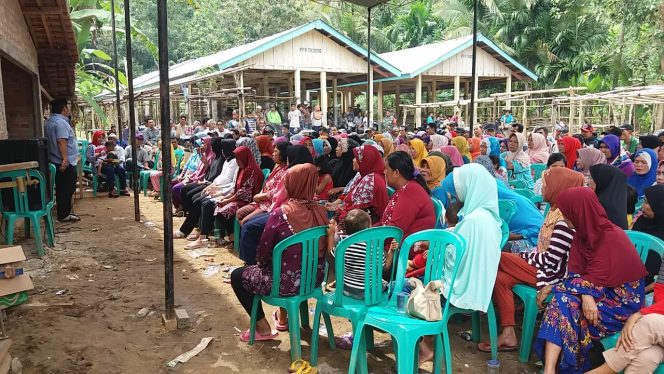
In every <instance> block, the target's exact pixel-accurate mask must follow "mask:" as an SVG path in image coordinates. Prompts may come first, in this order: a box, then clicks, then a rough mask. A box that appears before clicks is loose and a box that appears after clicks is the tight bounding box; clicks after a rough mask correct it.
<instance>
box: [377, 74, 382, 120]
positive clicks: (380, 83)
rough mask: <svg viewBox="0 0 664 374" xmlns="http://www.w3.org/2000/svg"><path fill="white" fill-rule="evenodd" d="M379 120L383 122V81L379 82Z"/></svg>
mask: <svg viewBox="0 0 664 374" xmlns="http://www.w3.org/2000/svg"><path fill="white" fill-rule="evenodd" d="M376 110H377V111H378V115H377V116H376V118H378V122H383V82H379V83H378V109H376Z"/></svg>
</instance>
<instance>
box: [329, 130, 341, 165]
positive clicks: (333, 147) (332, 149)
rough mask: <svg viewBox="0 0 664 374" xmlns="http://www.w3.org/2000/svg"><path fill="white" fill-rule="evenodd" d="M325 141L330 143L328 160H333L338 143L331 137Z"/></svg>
mask: <svg viewBox="0 0 664 374" xmlns="http://www.w3.org/2000/svg"><path fill="white" fill-rule="evenodd" d="M327 141H328V142H329V143H330V154H329V155H328V156H329V157H330V160H333V159H335V158H337V144H339V141H338V140H337V138H335V137H333V136H330V137H328V138H327Z"/></svg>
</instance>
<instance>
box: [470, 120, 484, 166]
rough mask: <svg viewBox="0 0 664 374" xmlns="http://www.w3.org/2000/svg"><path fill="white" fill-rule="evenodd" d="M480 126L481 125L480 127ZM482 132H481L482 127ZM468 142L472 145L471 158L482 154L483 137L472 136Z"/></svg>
mask: <svg viewBox="0 0 664 374" xmlns="http://www.w3.org/2000/svg"><path fill="white" fill-rule="evenodd" d="M478 128H479V127H478ZM479 129H480V132H481V128H479ZM468 144H469V145H470V156H471V160H474V159H475V157H477V156H479V155H480V147H481V144H482V138H480V137H477V136H473V137H472V138H469V139H468Z"/></svg>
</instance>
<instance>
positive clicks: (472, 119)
mask: <svg viewBox="0 0 664 374" xmlns="http://www.w3.org/2000/svg"><path fill="white" fill-rule="evenodd" d="M472 70H473V71H472V76H473V84H472V86H473V88H472V89H471V91H470V92H471V94H470V135H471V136H472V135H473V126H474V125H475V87H476V85H475V81H476V80H477V0H473V69H472Z"/></svg>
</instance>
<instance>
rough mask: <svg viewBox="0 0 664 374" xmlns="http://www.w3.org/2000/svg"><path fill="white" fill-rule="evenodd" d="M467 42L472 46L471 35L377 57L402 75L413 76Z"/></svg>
mask: <svg viewBox="0 0 664 374" xmlns="http://www.w3.org/2000/svg"><path fill="white" fill-rule="evenodd" d="M468 42H470V43H471V44H472V42H473V36H472V35H469V36H464V37H461V38H458V39H451V40H444V41H442V42H437V43H431V44H426V45H421V46H418V47H414V48H408V49H402V50H399V51H394V52H387V53H382V54H380V55H379V56H380V57H381V58H382V59H383V60H385V61H387V62H389V63H390V64H392V65H394V66H395V67H396V68H397V69H399V70H401V72H402V73H404V74H413V73H415V72H417V71H418V70H421V69H422V68H423V67H425V66H429V65H432V64H434V63H435V62H436V61H437V60H438V59H440V58H441V56H445V55H446V54H448V53H449V52H452V51H455V50H457V49H458V48H459V47H460V46H463V45H465V44H467V43H468ZM464 49H465V47H464ZM438 63H440V62H438Z"/></svg>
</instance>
